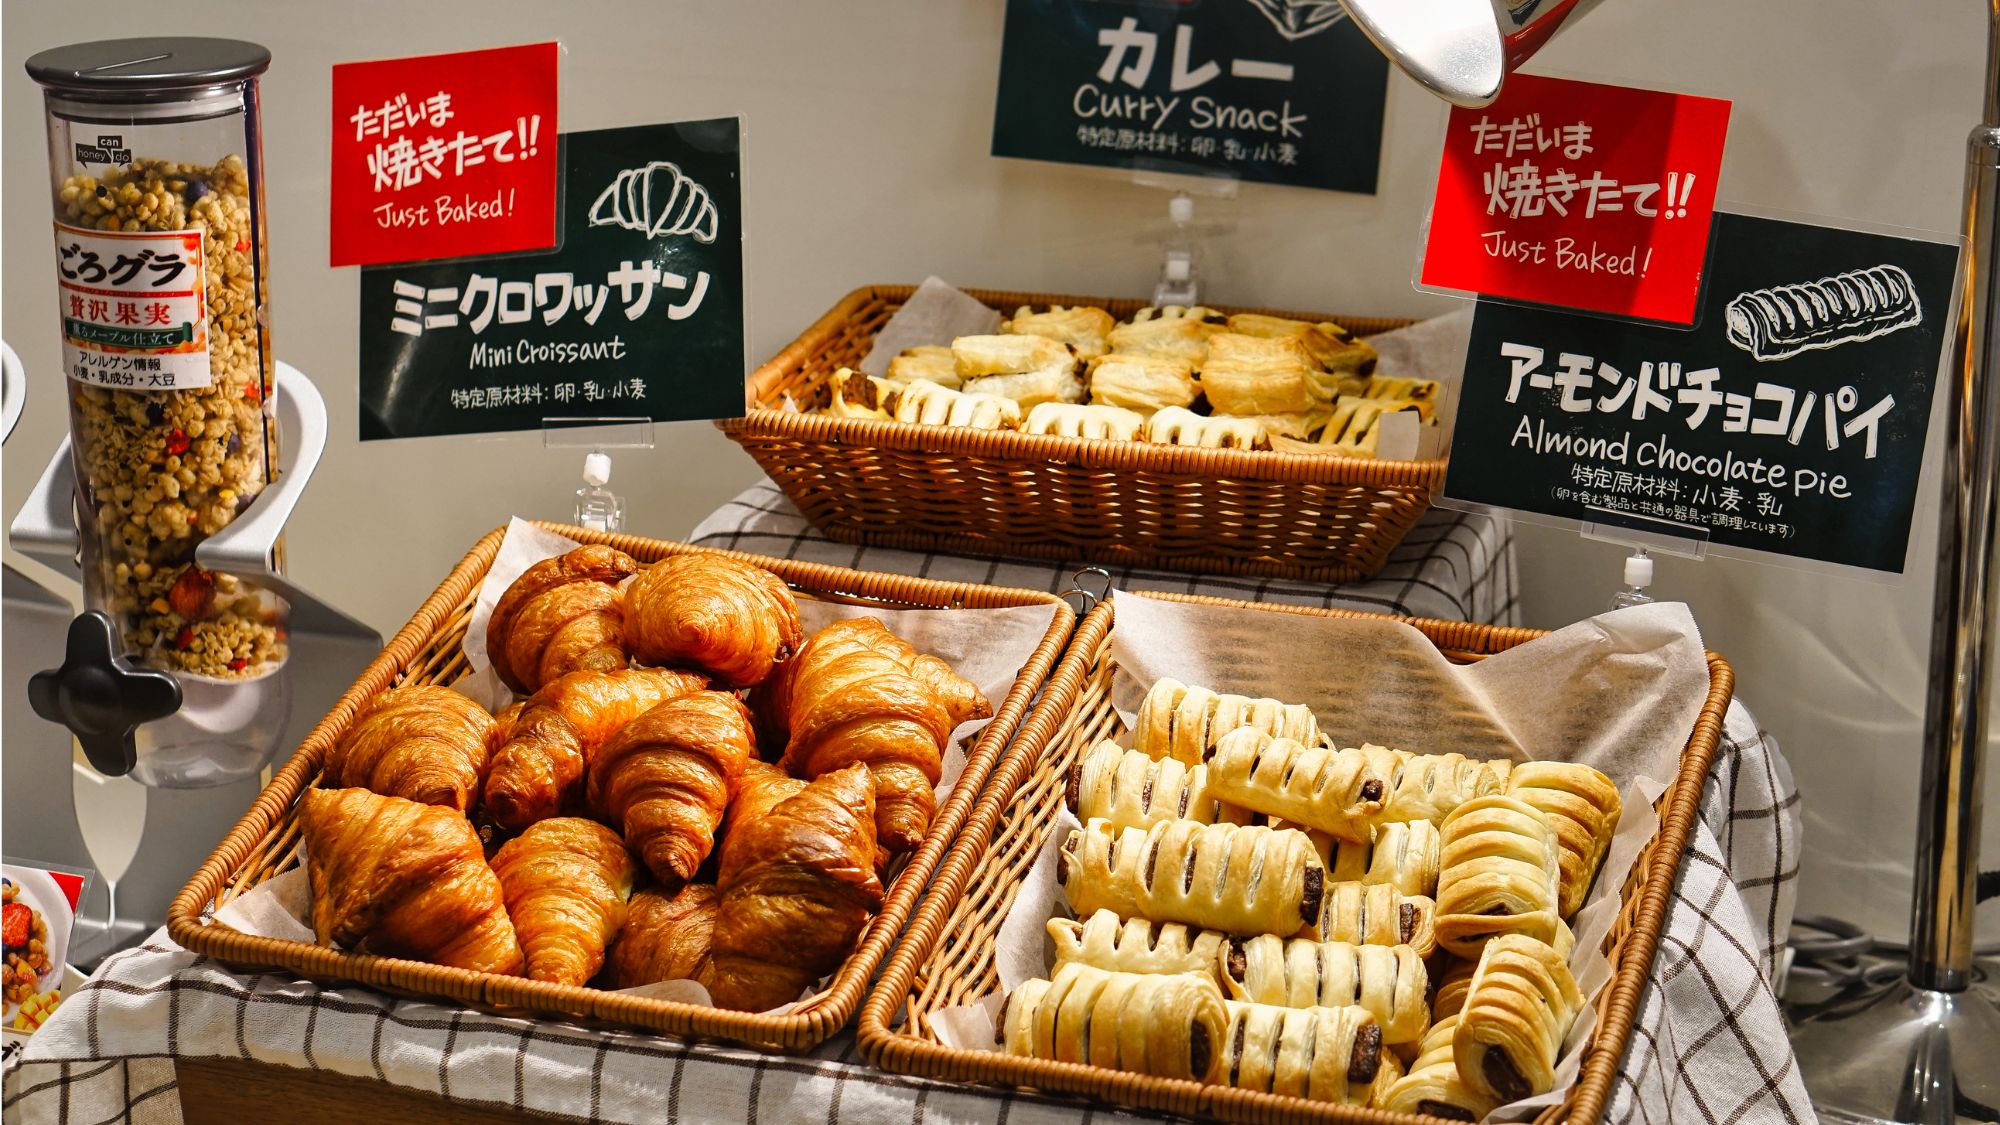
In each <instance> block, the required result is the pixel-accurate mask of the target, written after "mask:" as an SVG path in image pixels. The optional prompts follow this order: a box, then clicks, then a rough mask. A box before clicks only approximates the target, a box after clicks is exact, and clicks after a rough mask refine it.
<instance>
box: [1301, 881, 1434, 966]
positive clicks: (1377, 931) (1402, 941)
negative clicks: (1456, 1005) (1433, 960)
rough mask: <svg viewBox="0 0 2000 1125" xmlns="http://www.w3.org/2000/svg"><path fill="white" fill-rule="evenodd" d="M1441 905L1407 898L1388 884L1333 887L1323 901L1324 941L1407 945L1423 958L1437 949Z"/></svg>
mask: <svg viewBox="0 0 2000 1125" xmlns="http://www.w3.org/2000/svg"><path fill="white" fill-rule="evenodd" d="M1436 921H1437V904H1436V903H1435V902H1432V901H1431V900H1430V899H1428V898H1425V897H1423V896H1422V895H1406V894H1402V893H1401V892H1399V891H1397V890H1396V888H1395V887H1392V886H1390V885H1389V884H1387V883H1329V884H1327V887H1326V893H1325V894H1324V895H1323V896H1321V899H1320V911H1319V924H1318V925H1317V926H1316V927H1314V933H1313V934H1312V935H1309V936H1317V937H1318V938H1319V940H1321V941H1344V942H1347V943H1348V944H1350V945H1407V946H1409V947H1410V948H1412V949H1414V950H1416V951H1417V956H1419V957H1429V956H1430V955H1431V953H1432V951H1433V950H1435V949H1436V948H1437V930H1436Z"/></svg>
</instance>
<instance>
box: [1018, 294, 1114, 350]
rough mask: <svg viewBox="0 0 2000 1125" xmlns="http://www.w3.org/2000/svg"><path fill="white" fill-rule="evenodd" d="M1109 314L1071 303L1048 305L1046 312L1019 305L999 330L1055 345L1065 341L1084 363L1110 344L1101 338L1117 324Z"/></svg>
mask: <svg viewBox="0 0 2000 1125" xmlns="http://www.w3.org/2000/svg"><path fill="white" fill-rule="evenodd" d="M1117 323H1118V322H1117V321H1115V320H1112V319H1111V314H1110V313H1108V312H1105V311H1104V310H1103V309H1100V308H1095V307H1093V306H1090V305H1073V306H1071V307H1069V308H1064V307H1062V306H1061V305H1050V306H1049V309H1048V311H1047V312H1035V311H1033V310H1032V309H1030V308H1029V307H1028V306H1027V305H1022V306H1021V307H1020V308H1019V309H1017V310H1015V312H1014V319H1012V320H1009V321H1005V322H1003V323H1002V324H1001V325H1000V331H1002V332H1011V333H1014V334H1015V335H1032V336H1046V337H1048V338H1049V339H1051V340H1054V341H1056V342H1057V343H1059V344H1068V345H1069V347H1070V350H1071V351H1073V352H1075V353H1076V358H1078V359H1080V360H1083V361H1084V362H1086V363H1088V362H1089V361H1091V360H1093V359H1096V358H1097V357H1098V356H1101V355H1103V354H1104V353H1105V351H1106V350H1107V349H1108V348H1109V347H1110V345H1109V344H1107V343H1106V342H1105V337H1106V336H1108V335H1110V333H1111V330H1112V329H1113V328H1114V327H1116V326H1117Z"/></svg>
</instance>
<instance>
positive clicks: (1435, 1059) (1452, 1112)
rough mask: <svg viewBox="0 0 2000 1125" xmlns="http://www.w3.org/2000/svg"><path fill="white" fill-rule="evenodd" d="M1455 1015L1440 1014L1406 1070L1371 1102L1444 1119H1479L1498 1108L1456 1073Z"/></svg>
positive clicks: (1388, 1108)
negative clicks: (1453, 1049) (1453, 1039)
mask: <svg viewBox="0 0 2000 1125" xmlns="http://www.w3.org/2000/svg"><path fill="white" fill-rule="evenodd" d="M1457 1031H1458V1015H1457V1013H1452V1014H1451V1015H1440V1016H1439V1017H1438V1021H1437V1022H1436V1023H1434V1024H1432V1025H1431V1029H1430V1032H1429V1033H1428V1034H1426V1035H1425V1036H1424V1039H1423V1043H1422V1044H1421V1045H1420V1046H1419V1047H1418V1049H1417V1058H1416V1061H1415V1062H1412V1063H1411V1064H1410V1072H1409V1073H1408V1074H1405V1075H1404V1076H1403V1077H1401V1078H1399V1079H1397V1080H1396V1082H1395V1083H1394V1084H1393V1085H1391V1086H1390V1087H1389V1088H1388V1090H1387V1091H1385V1092H1384V1093H1383V1095H1382V1097H1381V1099H1380V1100H1378V1101H1377V1102H1376V1103H1375V1105H1376V1108H1378V1109H1385V1110H1388V1111H1389V1112H1391V1113H1422V1114H1427V1115H1429V1116H1431V1117H1442V1118H1444V1119H1445V1120H1447V1121H1481V1120H1484V1119H1485V1117H1486V1115H1487V1114H1489V1113H1492V1112H1493V1111H1494V1110H1496V1109H1498V1108H1500V1103H1499V1101H1497V1100H1495V1099H1493V1098H1490V1097H1487V1096H1486V1095H1485V1094H1482V1093H1480V1092H1479V1091H1477V1090H1475V1089H1473V1088H1472V1087H1471V1086H1470V1085H1469V1084H1467V1083H1465V1082H1463V1081H1461V1080H1460V1079H1459V1077H1458V1061H1457V1059H1456V1058H1455V1057H1454V1056H1453V1053H1452V1042H1451V1041H1452V1036H1453V1035H1455V1034H1456V1033H1457Z"/></svg>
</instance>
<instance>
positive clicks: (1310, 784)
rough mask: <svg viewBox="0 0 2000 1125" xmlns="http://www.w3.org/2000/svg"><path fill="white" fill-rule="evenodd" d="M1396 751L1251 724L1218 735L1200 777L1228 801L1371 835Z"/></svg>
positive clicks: (1391, 780) (1326, 828)
mask: <svg viewBox="0 0 2000 1125" xmlns="http://www.w3.org/2000/svg"><path fill="white" fill-rule="evenodd" d="M1402 762H1403V758H1402V757H1401V756H1399V755H1398V754H1397V752H1396V751H1394V750H1389V749H1385V748H1384V747H1380V746H1359V747H1353V746H1351V747H1348V748H1346V749H1339V750H1336V749H1334V748H1333V747H1330V746H1315V745H1308V744H1306V743H1304V742H1299V741H1296V740H1294V739H1290V738H1273V737H1271V736H1270V735H1269V734H1266V733H1265V732H1264V731H1262V730H1259V729H1257V728H1255V727H1243V728H1240V729H1238V730H1233V731H1230V732H1229V733H1228V734H1225V735H1223V736H1222V737H1221V738H1220V739H1219V740H1217V742H1216V743H1215V749H1214V751H1213V752H1212V753H1211V754H1210V755H1209V759H1208V785H1209V788H1210V789H1211V790H1212V791H1213V792H1214V793H1215V795H1216V796H1217V797H1219V798H1221V799H1222V800H1225V801H1228V802H1229V803H1230V804H1232V805H1241V806H1242V807H1244V808H1246V809H1251V810H1253V811H1255V812H1260V813H1266V814H1269V815H1271V816H1276V817H1283V818H1284V819H1285V820H1286V821H1288V822H1290V823H1292V824H1297V825H1301V826H1303V827H1306V828H1317V829H1319V830H1320V831H1322V832H1326V833H1329V834H1330V835H1332V836H1334V837H1336V838H1338V839H1342V840H1353V841H1356V842H1365V841H1367V840H1369V839H1371V838H1372V836H1373V832H1374V829H1375V826H1376V824H1377V823H1378V822H1379V821H1380V819H1381V815H1380V814H1381V812H1382V810H1383V807H1384V805H1386V804H1387V802H1388V798H1389V794H1390V792H1391V790H1392V789H1393V788H1394V786H1395V779H1396V772H1397V770H1398V769H1399V768H1400V767H1401V765H1402Z"/></svg>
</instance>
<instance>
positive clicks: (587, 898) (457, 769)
mask: <svg viewBox="0 0 2000 1125" xmlns="http://www.w3.org/2000/svg"><path fill="white" fill-rule="evenodd" d="M1074 620H1075V615H1074V614H1073V613H1072V612H1071V611H1070V610H1069V608H1068V607H1067V606H1065V605H1063V604H1062V603H1061V602H1060V601H1059V600H1058V599H1055V598H1052V597H1050V596H1048V595H1046V594H1038V593H1032V592H1028V591H1018V590H1006V589H1000V588H996V587H981V586H969V585H962V584H954V583H946V582H932V581H925V580H920V579H913V578H905V577H900V576H891V575H881V574H870V573H864V572H859V571H852V570H844V569H840V568H837V567H828V566H819V565H814V564H806V563H797V562H789V561H785V560H780V559H767V558H759V557H757V556H753V555H743V554H736V553H733V552H724V551H710V550H703V549H700V548H694V547H687V546H682V545H679V544H675V543H668V542H662V541H658V540H652V539H642V538H638V537H635V536H625V535H607V534H604V533H602V532H592V531H587V530H584V529H581V528H561V529H554V528H548V527H543V526H540V525H534V524H527V523H523V522H521V521H515V522H514V524H513V525H511V526H510V527H509V528H506V529H502V530H497V531H495V532H493V533H492V534H490V535H488V536H486V537H485V538H484V539H483V540H481V541H480V542H479V544H478V545H477V546H475V547H474V548H473V550H472V552H471V553H470V554H468V555H467V556H466V557H465V559H464V560H463V561H462V562H460V563H459V565H458V566H457V568H456V569H454V570H453V571H452V572H451V574H450V575H449V576H448V577H447V578H446V579H445V581H444V583H443V585H441V586H439V587H438V589H437V591H436V593H434V594H433V595H432V596H431V598H430V599H429V600H428V601H427V602H425V603H424V605H423V607H422V608H421V609H419V610H418V612H417V614H416V616H415V617H414V618H413V619H412V620H411V621H410V623H409V624H408V625H407V626H405V627H404V628H403V630H402V631H401V632H400V633H398V634H397V635H396V637H395V638H394V639H393V640H392V641H391V642H390V643H389V645H388V647H387V649H386V650H385V651H384V652H383V653H382V654H381V655H380V656H379V657H378V658H377V659H376V660H375V661H374V662H373V663H372V664H370V665H369V666H368V668H367V669H366V670H365V671H364V672H363V673H362V675H361V677H360V679H359V680H358V681H357V682H356V683H355V684H354V686H353V687H352V688H351V689H350V690H349V691H348V692H347V693H346V695H345V696H343V697H342V699H341V700H340V702H339V704H338V705H337V706H335V708H334V709H333V710H332V712H330V713H329V714H328V715H327V716H326V717H325V718H324V719H323V720H321V722H320V723H319V725H318V726H317V727H316V728H315V729H314V730H313V732H312V734H311V735H310V736H309V737H308V738H307V739H306V741H305V743H304V744H303V745H302V746H300V747H299V749H298V751H297V753H295V754H294V755H293V756H292V758H291V760H290V761H289V762H287V763H286V764H285V766H284V768H283V769H282V770H280V771H279V773H278V775H277V776H276V778H274V779H273V781H272V782H271V784H270V786H269V787H268V788H267V789H266V790H265V792H264V794H263V796H262V797H261V798H260V799H259V800H258V801H257V802H256V804H255V805H254V806H253V807H252V808H251V810H250V812H249V813H248V814H247V815H246V816H245V817H244V818H243V820H242V821H241V822H240V823H239V824H238V825H237V826H236V828H235V829H234V830H233V831H232V832H231V833H230V834H229V836H228V837H227V838H226V839H225V840H223V842H222V844H221V845H220V846H219V847H218V848H217V850H216V852H215V853H214V855H213V856H212V857H211V858H210V859H209V860H208V862H207V863H206V864H205V865H203V867H202V868H201V869H200V870H199V871H198V872H197V873H196V874H195V875H194V877H193V879H192V880H191V881H190V883H189V884H188V886H187V887H186V889H184V890H183V891H182V892H181V894H180V896H179V897H178V898H177V899H176V900H175V901H174V903H173V905H172V907H171V909H170V912H169V915H168V926H169V929H170V932H171V933H172V935H173V937H174V939H175V940H176V941H178V942H180V943H181V944H182V945H184V946H186V947H187V948H189V949H193V950H196V951H197V952H201V953H205V954H208V955H210V956H213V957H215V958H217V959H219V960H222V961H225V962H228V963H230V964H234V965H240V966H247V967H256V968H278V969H286V970H290V971H292V972H295V973H297V974H299V975H301V976H304V977H308V978H311V979H314V980H320V981H327V982H341V981H357V982H360V983H362V984H366V985H369V986H371V987H376V988H381V989H384V990H387V991H391V992H396V993H401V994H407V995H414V996H419V997H426V998H435V999H444V1000H447V1001H455V1002H458V1003H463V1004H469V1005H475V1006H480V1007H485V1008H489V1009H498V1010H503V1011H510V1012H528V1013H537V1014H542V1015H547V1016H551V1017H560V1018H582V1019H590V1020H601V1021H608V1022H614V1023H620V1024H627V1025H635V1026H638V1027H643V1028H650V1029H655V1030H660V1031H667V1032H673V1033H676V1034H682V1035H703V1036H715V1037H721V1038H728V1039H735V1040H739V1041H742V1042H746V1043H750V1044H754V1045H760V1046H767V1047H771V1048H777V1049H783V1050H800V1049H804V1048H807V1047H810V1046H811V1045H813V1044H815V1043H817V1042H819V1041H820V1040H822V1039H824V1038H826V1037H827V1036H828V1035H831V1034H832V1033H833V1032H834V1031H836V1030H838V1029H839V1028H840V1027H842V1026H843V1025H844V1024H846V1022H847V1021H848V1019H849V1018H850V1017H851V1016H852V1015H853V1013H854V1011H855V1009H856V1008H857V1007H858V1006H859V1004H860V1001H861V998H862V995H863V993H864V991H865V990H866V987H867V983H868V980H869V978H870V976H871V975H872V974H873V973H874V971H875V969H876V967H877V966H878V963H879V962H880V960H881V959H882V958H883V957H884V956H885V955H886V954H887V953H888V951H889V948H890V946H891V944H892V943H893V942H894V940H895V937H896V934H897V932H898V931H899V930H900V929H901V927H902V923H903V920H904V918H905V917H906V916H907V914H908V912H909V910H910V909H911V907H913V906H914V905H915V903H916V900H917V897H918V895H919V894H920V893H921V892H922V890H923V887H924V884H925V883H926V882H927V881H928V879H929V877H930V874H931V872H932V870H933V869H934V868H935V866H936V865H937V863H938V861H939V860H940V859H941V858H942V856H943V854H944V851H945V849H946V847H947V846H948V845H949V844H950V842H951V841H952V840H953V839H954V838H956V836H957V833H958V830H959V828H960V827H961V826H962V825H963V823H964V820H965V817H966V816H967V815H968V814H969V813H970V811H971V806H972V803H973V799H974V797H975V796H976V794H977V793H978V792H979V790H980V788H981V786H982V784H983V783H984V781H985V779H986V776H987V774H988V773H989V772H990V771H991V770H992V768H993V765H994V763H995V762H996V761H997V760H998V759H999V757H1000V755H1001V752H1002V751H1003V749H1005V748H1006V747H1007V746H1008V745H1009V743H1010V742H1011V741H1012V739H1013V736H1014V734H1015V733H1016V728H1017V727H1018V726H1019V724H1020V722H1021V720H1022V717H1023V716H1024V715H1025V713H1026V711H1027V709H1028V705H1029V703H1030V701H1031V699H1032V698H1033V697H1034V695H1035V693H1036V692H1037V691H1038V690H1040V688H1041V686H1042V684H1043V682H1044V680H1045V679H1046V678H1047V676H1048V674H1049V672H1050V670H1051V669H1052V668H1053V667H1054V665H1055V663H1056V660H1057V658H1058V657H1059V656H1060V654H1061V651H1062V648H1063V646H1064V644H1065V642H1066V641H1067V639H1068V636H1069V633H1070V631H1071V627H1072V625H1073V624H1074Z"/></svg>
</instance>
